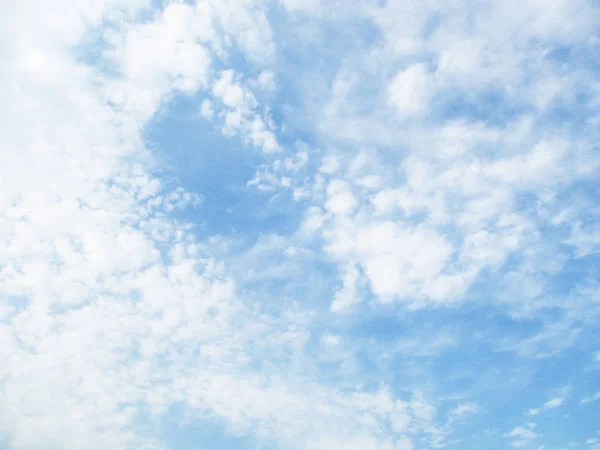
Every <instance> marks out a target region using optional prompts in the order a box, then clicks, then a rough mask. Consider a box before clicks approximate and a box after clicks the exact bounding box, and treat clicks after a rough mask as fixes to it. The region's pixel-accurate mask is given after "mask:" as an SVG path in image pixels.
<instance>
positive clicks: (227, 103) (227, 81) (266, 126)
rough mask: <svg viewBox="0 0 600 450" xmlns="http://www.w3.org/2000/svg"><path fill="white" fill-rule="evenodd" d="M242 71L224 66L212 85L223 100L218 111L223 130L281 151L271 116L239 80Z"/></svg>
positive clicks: (259, 146)
mask: <svg viewBox="0 0 600 450" xmlns="http://www.w3.org/2000/svg"><path fill="white" fill-rule="evenodd" d="M237 78H239V75H236V73H235V72H234V71H233V70H231V69H228V70H224V71H222V72H221V73H220V75H219V78H218V79H217V80H216V81H215V82H214V83H213V85H212V94H213V96H214V98H215V99H216V100H218V101H219V102H220V103H222V104H223V106H224V107H223V108H222V109H221V110H220V111H219V113H218V115H219V117H220V118H221V119H222V120H223V122H224V127H223V129H222V130H223V133H225V134H229V135H236V134H239V135H241V136H242V137H243V138H244V139H245V140H246V141H247V142H248V143H250V144H251V145H252V146H254V147H256V148H260V149H262V150H263V151H264V152H266V153H274V152H279V151H280V150H281V147H280V146H279V144H278V142H277V136H276V135H275V133H274V132H273V129H274V124H272V123H271V121H270V120H269V118H268V116H264V115H261V114H258V113H257V112H256V109H257V108H258V101H257V100H256V97H255V96H254V95H253V94H252V93H251V92H250V91H249V90H248V89H246V88H244V87H243V86H242V85H241V84H240V81H239V80H237Z"/></svg>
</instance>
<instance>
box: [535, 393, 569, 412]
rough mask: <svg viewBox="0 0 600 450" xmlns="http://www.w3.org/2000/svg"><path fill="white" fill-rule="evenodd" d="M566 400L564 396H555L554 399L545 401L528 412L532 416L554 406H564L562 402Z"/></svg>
mask: <svg viewBox="0 0 600 450" xmlns="http://www.w3.org/2000/svg"><path fill="white" fill-rule="evenodd" d="M564 402H565V399H564V398H563V397H556V398H553V399H552V400H548V401H547V402H546V403H544V404H543V405H542V406H540V407H539V408H535V409H530V410H529V412H528V414H529V415H530V416H537V415H538V414H540V413H541V412H544V411H547V410H549V409H554V408H558V407H559V406H562V404H563V403H564Z"/></svg>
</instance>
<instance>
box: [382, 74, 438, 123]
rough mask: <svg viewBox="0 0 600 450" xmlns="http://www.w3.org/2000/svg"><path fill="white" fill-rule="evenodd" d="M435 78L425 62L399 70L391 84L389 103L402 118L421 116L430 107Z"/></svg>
mask: <svg viewBox="0 0 600 450" xmlns="http://www.w3.org/2000/svg"><path fill="white" fill-rule="evenodd" d="M433 89H434V88H433V80H432V76H431V75H430V73H429V71H428V69H427V66H426V65H425V64H415V65H413V66H410V67H408V68H406V69H405V70H403V71H401V72H399V73H398V74H397V75H396V76H395V77H394V79H393V80H392V82H391V83H390V86H389V99H388V101H389V103H390V104H391V105H392V106H394V107H395V108H396V113H397V114H398V116H399V117H401V118H411V117H415V116H421V115H423V114H425V113H426V112H427V110H428V109H429V101H430V98H431V96H432V95H433Z"/></svg>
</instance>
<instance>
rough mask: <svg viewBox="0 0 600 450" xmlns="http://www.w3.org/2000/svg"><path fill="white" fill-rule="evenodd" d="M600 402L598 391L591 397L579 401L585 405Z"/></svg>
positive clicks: (599, 392)
mask: <svg viewBox="0 0 600 450" xmlns="http://www.w3.org/2000/svg"><path fill="white" fill-rule="evenodd" d="M598 400H600V391H598V392H596V393H595V394H593V395H589V396H587V397H584V398H583V399H581V404H582V405H585V404H586V403H591V402H595V401H598Z"/></svg>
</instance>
